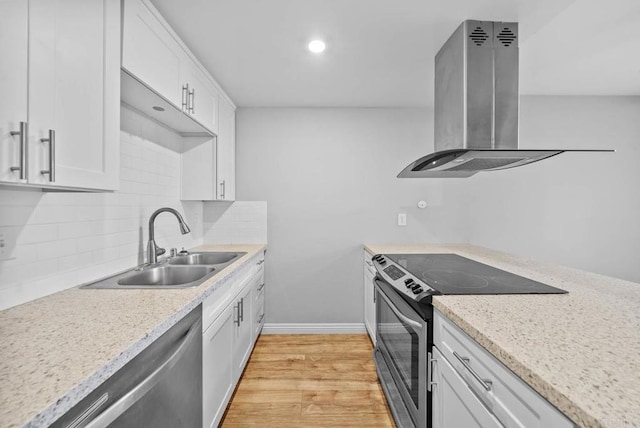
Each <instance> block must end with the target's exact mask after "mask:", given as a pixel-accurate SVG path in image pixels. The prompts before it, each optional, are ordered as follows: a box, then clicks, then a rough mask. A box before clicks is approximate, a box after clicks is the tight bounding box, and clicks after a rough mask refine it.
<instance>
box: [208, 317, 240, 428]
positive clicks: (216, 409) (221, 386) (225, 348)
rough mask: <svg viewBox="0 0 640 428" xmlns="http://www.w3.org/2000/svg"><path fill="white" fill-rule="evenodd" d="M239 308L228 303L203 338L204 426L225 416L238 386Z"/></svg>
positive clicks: (213, 425)
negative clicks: (235, 373)
mask: <svg viewBox="0 0 640 428" xmlns="http://www.w3.org/2000/svg"><path fill="white" fill-rule="evenodd" d="M234 315H235V309H234V306H233V305H230V306H228V307H227V308H226V309H225V310H224V312H223V313H222V315H220V316H219V317H218V319H216V321H214V323H213V324H212V325H211V326H210V327H209V328H208V329H207V330H206V331H205V332H204V336H203V338H202V339H203V340H202V352H203V356H202V365H203V367H202V376H203V382H202V385H203V391H202V398H203V400H204V401H203V406H202V410H203V421H204V422H203V426H204V427H205V428H211V427H216V426H218V424H219V423H220V419H222V415H223V414H224V411H225V409H226V407H227V403H228V402H229V399H230V398H231V394H232V393H233V388H234V386H235V382H234V376H233V335H234V330H235V324H234V318H233V317H234Z"/></svg>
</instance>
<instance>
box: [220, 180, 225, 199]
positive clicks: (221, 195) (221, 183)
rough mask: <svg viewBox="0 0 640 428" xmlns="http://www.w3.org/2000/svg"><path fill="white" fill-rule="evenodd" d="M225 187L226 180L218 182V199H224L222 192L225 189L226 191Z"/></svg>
mask: <svg viewBox="0 0 640 428" xmlns="http://www.w3.org/2000/svg"><path fill="white" fill-rule="evenodd" d="M226 187H227V185H226V180H222V181H221V182H220V199H224V194H225V191H226Z"/></svg>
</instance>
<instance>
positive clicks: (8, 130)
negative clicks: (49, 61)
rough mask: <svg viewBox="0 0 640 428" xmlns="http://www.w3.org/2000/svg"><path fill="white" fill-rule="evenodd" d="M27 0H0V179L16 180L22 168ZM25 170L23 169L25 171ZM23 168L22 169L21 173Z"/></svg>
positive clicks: (3, 180) (27, 36)
mask: <svg viewBox="0 0 640 428" xmlns="http://www.w3.org/2000/svg"><path fill="white" fill-rule="evenodd" d="M28 6H29V4H28V1H27V0H3V1H0V52H2V60H0V94H2V98H1V99H0V121H1V122H0V182H8V183H20V182H25V181H26V180H21V179H20V177H21V172H22V171H20V170H17V169H16V168H21V165H22V167H25V168H26V158H24V162H22V161H21V160H22V158H21V156H26V140H24V139H23V136H22V135H20V130H21V126H20V124H21V122H22V123H23V124H24V125H23V126H22V130H23V132H25V138H26V131H27V130H26V128H25V126H26V124H27V78H28V57H27V52H28V42H29V33H28V30H29V15H28V11H29V8H28ZM25 172H26V171H25ZM25 172H22V176H23V177H25V179H26V175H24V173H25Z"/></svg>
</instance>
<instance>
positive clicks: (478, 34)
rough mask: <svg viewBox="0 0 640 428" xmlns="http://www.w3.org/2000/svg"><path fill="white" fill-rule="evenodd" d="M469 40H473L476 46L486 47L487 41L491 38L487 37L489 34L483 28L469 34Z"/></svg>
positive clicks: (477, 28)
mask: <svg viewBox="0 0 640 428" xmlns="http://www.w3.org/2000/svg"><path fill="white" fill-rule="evenodd" d="M469 38H470V39H471V40H473V43H475V45H476V46H482V45H484V42H486V41H487V39H488V38H489V36H488V35H487V33H486V32H485V31H484V30H483V29H482V27H476V28H475V29H474V30H473V31H472V32H471V33H470V34H469Z"/></svg>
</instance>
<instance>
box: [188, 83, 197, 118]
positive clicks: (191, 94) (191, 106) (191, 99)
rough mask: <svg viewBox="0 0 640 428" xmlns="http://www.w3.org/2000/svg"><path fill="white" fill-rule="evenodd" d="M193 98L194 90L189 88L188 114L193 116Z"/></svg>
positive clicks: (194, 95)
mask: <svg viewBox="0 0 640 428" xmlns="http://www.w3.org/2000/svg"><path fill="white" fill-rule="evenodd" d="M195 98H196V90H195V89H194V88H191V90H190V91H189V113H191V114H194V113H195V112H196V111H195V109H194V105H195Z"/></svg>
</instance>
